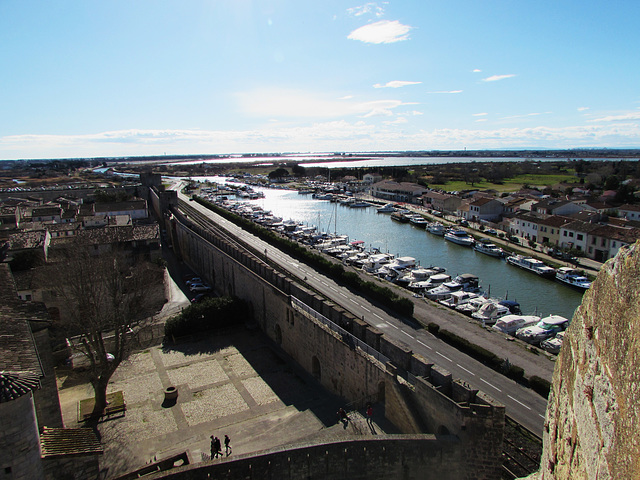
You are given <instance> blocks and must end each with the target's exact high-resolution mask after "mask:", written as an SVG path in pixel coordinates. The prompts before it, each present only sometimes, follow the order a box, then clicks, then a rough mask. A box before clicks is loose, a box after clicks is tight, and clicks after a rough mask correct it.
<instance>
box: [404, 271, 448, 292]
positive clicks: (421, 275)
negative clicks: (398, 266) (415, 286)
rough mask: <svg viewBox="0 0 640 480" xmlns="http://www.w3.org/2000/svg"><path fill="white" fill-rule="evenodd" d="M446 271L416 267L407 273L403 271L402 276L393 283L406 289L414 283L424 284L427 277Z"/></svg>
mask: <svg viewBox="0 0 640 480" xmlns="http://www.w3.org/2000/svg"><path fill="white" fill-rule="evenodd" d="M445 271H446V269H444V268H441V267H429V268H424V267H416V268H412V269H410V270H408V271H405V272H404V273H403V274H402V275H400V276H399V277H398V278H396V279H395V281H394V282H393V283H395V284H396V285H399V286H401V287H405V288H406V287H408V286H409V285H410V284H411V283H414V282H425V281H427V280H429V277H431V276H432V275H436V274H437V273H444V272H445Z"/></svg>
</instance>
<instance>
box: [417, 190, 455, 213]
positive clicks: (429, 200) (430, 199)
mask: <svg viewBox="0 0 640 480" xmlns="http://www.w3.org/2000/svg"><path fill="white" fill-rule="evenodd" d="M422 203H423V205H424V206H425V207H427V208H431V209H433V210H437V211H439V212H443V213H449V214H453V213H455V212H456V211H457V210H458V209H459V208H460V205H461V204H462V199H461V198H460V197H456V196H455V195H451V194H449V193H440V192H436V191H435V190H431V191H429V192H427V193H425V194H423V195H422Z"/></svg>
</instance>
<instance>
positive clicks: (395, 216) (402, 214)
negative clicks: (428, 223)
mask: <svg viewBox="0 0 640 480" xmlns="http://www.w3.org/2000/svg"><path fill="white" fill-rule="evenodd" d="M410 214H411V212H409V210H406V209H401V210H396V211H395V212H393V213H392V214H391V220H395V221H396V222H400V223H409V215H410Z"/></svg>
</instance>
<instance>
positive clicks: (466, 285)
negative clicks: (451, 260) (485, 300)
mask: <svg viewBox="0 0 640 480" xmlns="http://www.w3.org/2000/svg"><path fill="white" fill-rule="evenodd" d="M478 285H479V279H478V277H476V276H475V275H472V274H470V273H464V274H462V275H458V276H457V277H456V278H454V279H453V281H451V282H444V283H443V284H442V285H439V286H438V287H435V288H432V289H430V290H427V292H426V293H425V297H427V298H428V299H429V300H445V299H447V298H449V297H451V294H452V293H453V292H458V291H465V292H474V293H477V292H478V291H479V290H480V288H479V286H478Z"/></svg>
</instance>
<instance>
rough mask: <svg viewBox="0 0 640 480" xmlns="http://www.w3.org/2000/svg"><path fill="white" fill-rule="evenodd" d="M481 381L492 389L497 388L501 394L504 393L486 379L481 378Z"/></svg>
mask: <svg viewBox="0 0 640 480" xmlns="http://www.w3.org/2000/svg"><path fill="white" fill-rule="evenodd" d="M480 380H482V381H483V382H484V383H486V384H487V385H489V386H490V387H493V388H495V389H496V390H498V391H499V392H502V390H500V389H499V388H498V387H496V386H495V385H491V384H490V383H489V382H487V381H486V380H485V379H484V378H481V379H480Z"/></svg>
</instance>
